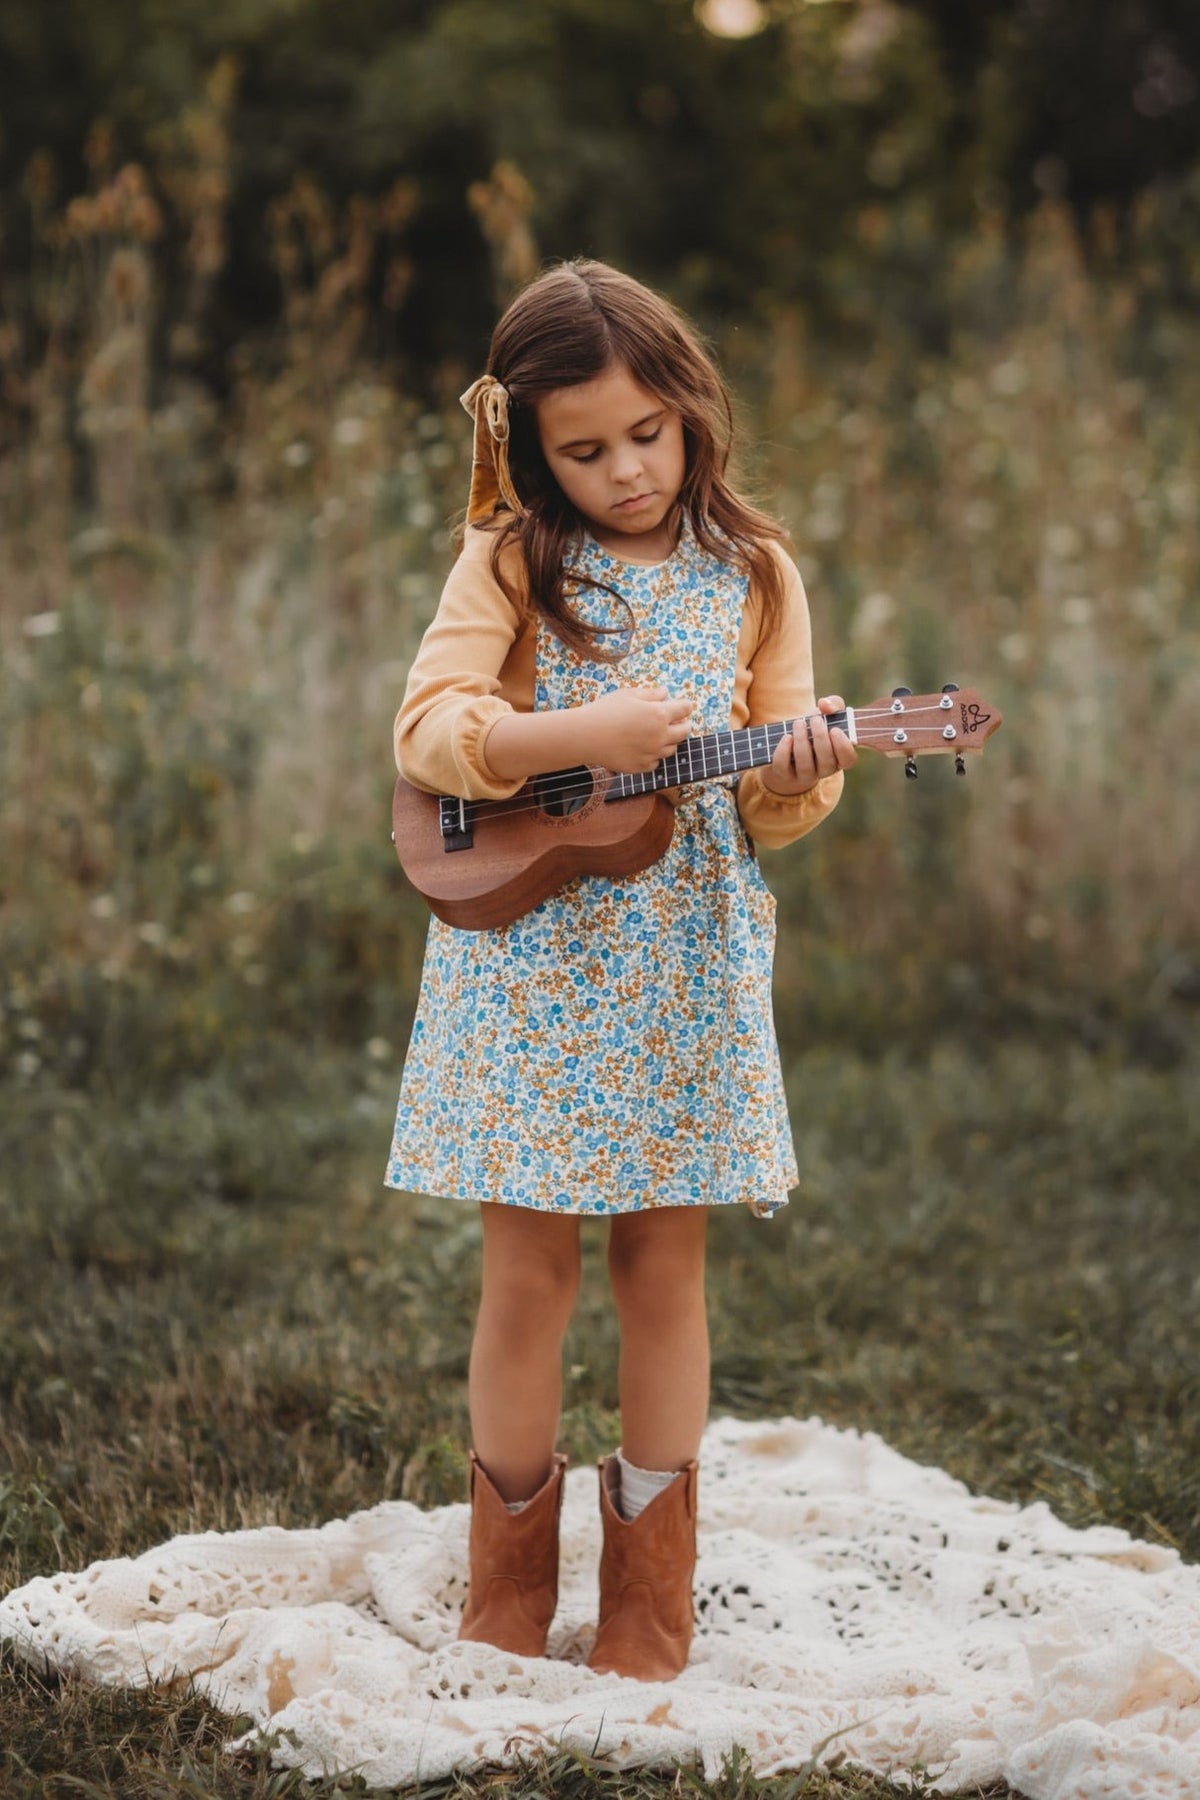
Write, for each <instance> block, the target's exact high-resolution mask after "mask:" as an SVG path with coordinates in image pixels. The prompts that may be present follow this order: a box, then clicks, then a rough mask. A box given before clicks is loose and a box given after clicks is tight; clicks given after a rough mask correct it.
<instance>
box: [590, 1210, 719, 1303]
mask: <svg viewBox="0 0 1200 1800" xmlns="http://www.w3.org/2000/svg"><path fill="white" fill-rule="evenodd" d="M706 1223H707V1215H706V1213H705V1211H704V1209H703V1208H702V1207H680V1206H673V1207H663V1208H662V1209H661V1210H659V1211H650V1210H647V1211H645V1212H640V1213H625V1214H622V1215H620V1216H619V1217H617V1218H615V1219H614V1220H613V1223H612V1230H611V1235H610V1237H609V1243H608V1273H609V1280H610V1282H611V1284H612V1290H613V1297H614V1299H615V1300H616V1302H617V1304H618V1306H619V1305H621V1304H622V1303H623V1302H628V1303H631V1304H633V1305H635V1306H646V1305H662V1306H667V1307H669V1306H670V1305H671V1304H672V1303H673V1302H674V1301H676V1300H678V1301H680V1302H681V1303H683V1304H690V1303H691V1301H692V1300H693V1299H694V1297H695V1295H696V1294H697V1293H701V1294H702V1293H703V1290H704V1250H705V1226H706Z"/></svg>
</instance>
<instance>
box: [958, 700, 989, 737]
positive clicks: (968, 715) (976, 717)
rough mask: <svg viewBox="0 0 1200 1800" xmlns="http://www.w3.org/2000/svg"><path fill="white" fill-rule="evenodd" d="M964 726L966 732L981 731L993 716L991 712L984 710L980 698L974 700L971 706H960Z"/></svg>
mask: <svg viewBox="0 0 1200 1800" xmlns="http://www.w3.org/2000/svg"><path fill="white" fill-rule="evenodd" d="M958 710H959V712H961V714H962V728H963V730H964V731H965V732H971V731H979V730H980V729H981V728H982V727H983V726H984V725H986V724H987V723H988V721H989V719H990V718H991V716H992V715H991V713H990V712H984V710H983V708H982V707H981V706H980V704H979V702H978V700H972V702H971V704H970V706H960V707H959V709H958Z"/></svg>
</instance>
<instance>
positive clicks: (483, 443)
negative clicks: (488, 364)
mask: <svg viewBox="0 0 1200 1800" xmlns="http://www.w3.org/2000/svg"><path fill="white" fill-rule="evenodd" d="M461 400H462V405H463V406H464V407H465V409H466V411H467V412H469V413H470V415H471V417H472V418H473V419H474V421H475V442H474V446H473V448H472V452H471V493H470V498H469V499H468V501H467V524H468V525H473V524H474V523H475V521H476V520H477V519H490V518H491V516H492V514H493V513H494V512H495V510H496V505H497V502H501V503H502V504H503V505H505V506H507V507H510V508H511V509H512V511H513V512H514V513H516V514H517V515H518V516H519V515H520V514H521V513H523V512H524V510H525V508H524V507H523V506H522V505H521V502H520V501H519V500H518V498H517V490H516V489H515V488H514V486H513V484H512V476H511V474H510V473H509V468H508V389H507V388H506V387H505V386H504V385H503V384H502V383H501V382H499V381H497V380H496V377H495V376H494V375H481V376H480V377H479V380H478V381H473V382H472V383H471V385H470V387H469V388H468V389H467V391H466V393H465V394H463V395H462V396H461Z"/></svg>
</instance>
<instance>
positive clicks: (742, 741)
mask: <svg viewBox="0 0 1200 1800" xmlns="http://www.w3.org/2000/svg"><path fill="white" fill-rule="evenodd" d="M825 716H826V722H827V724H829V725H830V726H840V728H841V729H842V730H843V731H845V732H846V733H847V734H848V735H849V736H850V737H851V738H853V737H854V719H853V716H852V713H851V711H850V709H849V708H847V710H846V711H845V712H837V713H827V714H826V715H825ZM794 723H795V721H794V720H791V719H783V720H781V721H780V722H779V723H778V724H777V725H745V726H743V727H742V728H741V730H740V731H709V732H706V733H705V734H704V736H702V737H690V738H684V740H683V742H682V744H680V745H679V747H678V748H677V749H676V750H675V751H674V753H673V754H672V755H671V756H666V757H664V758H663V760H662V762H660V763H659V764H657V766H656V767H655V768H653V769H646V770H644V771H642V772H641V773H638V774H635V775H615V776H614V777H613V780H612V785H611V787H610V788H609V790H608V793H607V794H606V795H605V799H606V800H631V799H633V797H634V795H635V794H651V793H654V792H655V791H656V790H660V789H662V788H673V787H684V786H686V785H687V784H688V783H690V782H694V781H716V780H717V779H719V777H721V776H722V775H740V774H741V773H742V771H743V770H744V769H760V768H762V767H763V765H764V764H766V763H769V762H770V760H771V758H772V757H773V756H774V754H775V752H776V750H777V749H778V747H779V741H780V739H781V738H784V737H786V736H787V734H788V733H789V732H790V731H791V729H792V726H793V724H794Z"/></svg>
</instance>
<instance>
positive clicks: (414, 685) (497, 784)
mask: <svg viewBox="0 0 1200 1800" xmlns="http://www.w3.org/2000/svg"><path fill="white" fill-rule="evenodd" d="M771 550H772V553H773V554H775V555H776V556H777V557H778V560H779V564H780V568H781V569H782V571H783V577H784V606H783V616H782V621H781V624H780V627H779V629H778V631H777V632H775V633H774V634H773V635H772V636H771V637H770V639H768V640H764V635H763V631H762V605H761V601H760V599H759V598H758V597H757V596H756V594H755V591H754V584H753V583H751V588H750V596H749V600H748V602H747V606H746V611H745V614H744V616H743V619H742V629H741V635H740V637H739V640H738V655H737V672H736V676H735V679H734V690H733V704H732V707H731V709H730V719H729V724H730V726H731V728H732V729H734V730H740V729H741V728H742V727H743V726H745V725H772V724H775V723H776V722H777V721H778V720H780V719H794V718H798V717H800V716H801V715H802V714H804V713H809V712H814V711H815V710H816V698H815V695H814V692H813V672H812V632H811V627H810V624H809V617H808V601H807V599H806V598H805V593H804V584H803V582H802V581H801V579H800V572H799V570H798V569H797V568H796V566H795V564H794V563H793V562H792V560H791V558H790V557H789V556H788V555H787V554H786V552H785V551H784V550H783V549H782V548H781V547H780V546H778V545H775V544H772V545H771ZM505 556H506V562H505V567H504V572H505V575H506V577H509V578H510V579H513V585H514V587H515V588H516V590H517V592H518V594H519V593H520V592H521V589H522V584H521V580H520V572H521V567H522V565H521V559H520V551H519V549H518V548H517V546H516V545H513V546H511V547H510V549H509V550H507V551H506V552H505ZM536 647H537V620H536V616H535V615H534V613H533V612H532V610H531V609H529V610H525V611H521V610H518V609H517V608H516V607H514V606H513V605H512V603H511V602H510V601H509V600H508V599H507V598H506V596H505V594H504V590H503V589H502V588H501V587H500V585H499V583H498V582H497V580H496V578H495V576H494V575H493V574H492V570H491V536H490V534H489V532H488V531H487V530H486V529H484V530H481V529H479V528H478V527H475V526H471V527H468V529H467V534H466V541H465V543H464V545H463V550H462V554H461V555H460V557H459V559H458V561H457V562H456V563H455V565H454V567H453V568H452V569H451V571H450V575H449V578H448V579H447V582H446V586H445V589H444V591H443V593H442V598H441V602H440V604H439V606H438V610H437V614H436V616H435V617H434V620H433V622H432V624H431V625H430V627H429V629H428V631H426V633H425V636H424V638H423V639H422V641H421V648H420V649H419V651H418V652H417V657H416V661H415V662H414V663H413V666H412V669H411V671H410V672H409V677H408V684H407V686H406V688H405V692H404V701H403V704H402V705H401V707H400V711H399V712H398V713H397V715H396V725H395V748H396V766H397V768H398V769H399V770H400V773H401V774H402V775H403V776H404V777H405V778H406V779H407V780H408V781H411V782H412V784H413V786H414V787H419V788H424V789H425V790H426V791H427V792H429V793H434V794H455V795H458V796H459V797H461V798H462V799H464V800H505V799H507V798H508V797H509V795H510V794H515V793H516V791H517V789H518V788H519V787H520V786H521V785H522V784H521V782H520V781H504V780H501V779H500V778H499V777H498V776H496V775H495V774H493V772H492V770H491V769H490V768H489V767H488V761H487V739H488V733H489V731H490V730H491V728H492V726H493V725H494V724H495V722H496V720H497V719H498V718H500V717H501V716H502V715H503V714H505V713H507V712H531V711H532V710H533V696H534V673H535V655H536ZM843 780H844V777H843V776H842V775H841V774H837V775H829V776H826V777H825V779H824V780H823V781H819V782H818V783H817V785H816V787H814V788H811V789H810V790H809V791H808V793H806V794H796V795H782V794H773V793H772V792H771V791H770V789H769V788H767V787H766V786H765V785H764V783H763V780H762V774H761V771H760V770H758V769H750V770H748V771H747V772H746V773H745V774H743V775H741V776H740V777H739V779H738V784H737V803H738V811H739V812H740V814H741V817H742V823H743V824H744V825H745V827H746V830H747V831H748V832H749V834H750V836H751V837H752V838H754V840H755V841H756V842H757V843H759V844H763V845H765V846H767V847H768V848H776V847H778V846H780V845H783V844H790V843H792V842H793V841H794V840H795V839H796V838H799V837H803V836H804V834H805V832H806V831H811V830H812V828H813V826H814V825H819V824H820V822H821V820H822V819H823V818H824V817H825V815H826V814H827V813H829V812H831V811H832V810H833V808H834V807H835V806H836V805H837V802H838V799H839V797H840V795H841V791H842V784H843Z"/></svg>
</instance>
